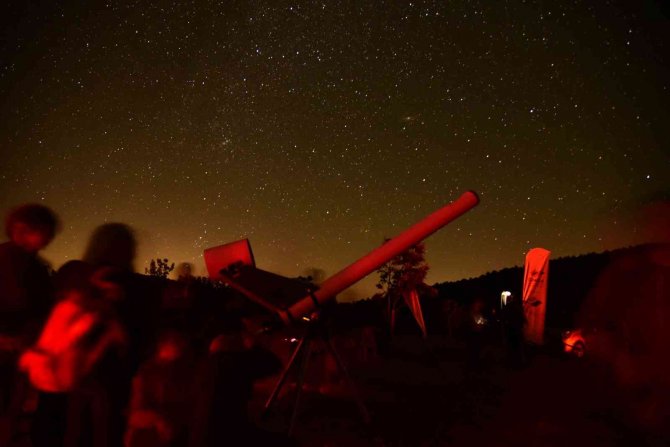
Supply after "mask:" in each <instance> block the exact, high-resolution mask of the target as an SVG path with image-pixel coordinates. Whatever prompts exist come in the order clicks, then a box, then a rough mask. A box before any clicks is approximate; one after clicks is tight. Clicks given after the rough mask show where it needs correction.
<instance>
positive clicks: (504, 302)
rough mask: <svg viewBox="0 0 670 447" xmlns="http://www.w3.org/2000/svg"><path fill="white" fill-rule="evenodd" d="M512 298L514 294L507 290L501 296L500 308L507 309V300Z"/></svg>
mask: <svg viewBox="0 0 670 447" xmlns="http://www.w3.org/2000/svg"><path fill="white" fill-rule="evenodd" d="M510 296H512V292H510V291H509V290H505V291H503V292H502V293H501V294H500V306H501V307H505V306H507V298H509V297H510Z"/></svg>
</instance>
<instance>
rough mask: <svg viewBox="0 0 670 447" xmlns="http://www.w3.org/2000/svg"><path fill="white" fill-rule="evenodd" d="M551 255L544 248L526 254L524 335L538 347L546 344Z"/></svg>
mask: <svg viewBox="0 0 670 447" xmlns="http://www.w3.org/2000/svg"><path fill="white" fill-rule="evenodd" d="M550 254H551V252H549V251H548V250H545V249H544V248H533V249H532V250H530V251H529V252H528V253H527V254H526V266H525V270H524V278H523V308H524V312H525V314H526V327H525V328H524V335H525V337H526V340H528V341H530V342H532V343H535V344H538V345H541V344H542V343H543V342H544V317H545V313H546V310H547V280H548V278H549V255H550Z"/></svg>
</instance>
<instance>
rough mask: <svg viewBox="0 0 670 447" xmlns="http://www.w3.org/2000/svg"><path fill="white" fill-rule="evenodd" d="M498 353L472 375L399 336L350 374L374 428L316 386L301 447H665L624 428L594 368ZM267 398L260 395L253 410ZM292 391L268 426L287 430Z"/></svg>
mask: <svg viewBox="0 0 670 447" xmlns="http://www.w3.org/2000/svg"><path fill="white" fill-rule="evenodd" d="M500 354H501V353H500V352H496V351H493V352H492V353H490V358H492V360H491V361H490V362H488V363H487V364H486V365H485V366H483V367H482V368H480V369H476V370H472V369H471V368H468V367H467V366H466V364H465V361H464V357H465V356H464V353H463V347H462V346H459V345H458V344H457V343H450V342H449V341H445V340H444V339H439V338H435V337H434V338H432V339H431V340H429V341H428V342H427V343H425V342H423V341H422V340H421V339H420V338H418V337H413V336H407V337H402V336H399V337H397V338H396V339H395V340H394V342H393V347H392V349H391V351H390V352H389V353H388V354H386V355H385V356H383V357H381V358H378V359H377V360H375V361H372V362H368V363H366V364H358V365H356V366H353V367H352V368H351V372H352V376H354V379H355V382H356V384H357V387H358V389H359V390H360V392H361V395H362V396H363V399H364V400H365V402H366V404H367V406H368V408H369V410H370V413H371V414H372V423H371V425H369V426H367V427H366V426H365V425H364V424H363V423H362V422H361V417H359V413H358V412H357V408H356V406H355V404H354V401H353V400H352V399H351V396H347V392H346V389H347V387H345V386H343V385H338V386H335V387H334V388H331V389H330V390H326V391H325V392H323V393H319V392H317V391H316V387H314V386H311V387H310V388H309V389H310V390H313V391H311V392H307V393H306V395H305V396H304V398H303V399H302V402H301V405H300V407H301V408H300V414H299V419H298V423H297V425H296V430H295V438H296V439H297V440H298V441H299V442H300V445H305V446H329V447H335V446H347V447H353V446H367V445H373V446H442V445H448V446H479V445H486V446H510V447H511V446H542V447H553V446H570V447H577V446H589V447H597V446H629V445H630V446H633V445H634V446H644V445H650V446H656V445H659V446H660V445H668V444H665V443H664V442H663V441H662V440H660V439H658V438H654V437H652V436H651V435H648V434H645V431H644V430H641V429H639V428H636V427H635V424H632V423H627V422H626V421H627V420H628V417H627V415H626V412H625V409H623V408H622V406H621V405H620V404H618V403H617V402H618V401H617V392H616V391H615V390H614V389H613V386H612V385H611V384H610V382H609V379H608V377H607V373H606V371H603V370H601V369H600V368H598V366H597V365H594V364H593V363H591V362H589V361H588V359H584V360H578V359H574V358H568V357H565V356H564V355H561V353H560V352H558V351H553V352H552V351H551V350H547V349H544V350H538V351H535V352H531V353H530V355H529V358H528V363H527V365H526V366H525V367H522V368H510V367H508V366H506V365H505V364H504V362H502V361H501V358H500ZM354 363H355V362H354ZM317 369H318V368H317ZM315 374H316V375H318V372H316V373H315ZM313 376H314V375H313ZM313 381H316V379H314V378H313ZM266 385H268V384H266ZM267 391H268V389H267V386H261V387H259V390H258V395H259V396H258V402H256V405H255V406H254V411H258V410H259V405H260V403H261V402H262V399H263V398H264V397H265V396H267ZM291 391H292V390H290V391H287V394H286V395H285V396H284V399H282V401H281V403H280V404H279V406H278V408H277V409H276V411H275V412H274V413H272V414H271V416H270V418H269V419H265V420H263V421H262V424H264V425H265V426H266V427H268V428H271V429H274V430H280V429H281V428H282V427H285V426H286V424H287V422H288V417H287V415H288V414H289V413H290V411H289V410H290V404H291V403H292V399H291V394H289V393H291Z"/></svg>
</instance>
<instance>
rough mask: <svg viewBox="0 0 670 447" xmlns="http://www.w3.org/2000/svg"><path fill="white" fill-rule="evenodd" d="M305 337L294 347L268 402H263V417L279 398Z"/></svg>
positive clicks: (303, 345)
mask: <svg viewBox="0 0 670 447" xmlns="http://www.w3.org/2000/svg"><path fill="white" fill-rule="evenodd" d="M306 338H307V337H306V336H303V337H302V338H301V339H300V341H299V342H298V346H296V348H295V350H294V351H293V354H291V358H290V359H289V361H288V363H287V364H286V366H285V367H284V371H282V373H281V376H280V377H279V380H278V381H277V384H276V385H275V387H274V389H273V390H272V394H270V397H268V400H267V401H266V402H265V409H264V411H263V415H266V414H267V413H268V411H270V408H271V407H272V405H274V403H275V401H276V400H277V398H278V397H279V393H280V392H281V389H282V387H283V386H284V383H285V382H286V378H287V377H288V375H289V373H290V372H291V369H292V368H293V365H294V364H295V362H296V360H297V359H298V357H299V356H300V352H301V351H302V350H303V348H304V347H305V339H306Z"/></svg>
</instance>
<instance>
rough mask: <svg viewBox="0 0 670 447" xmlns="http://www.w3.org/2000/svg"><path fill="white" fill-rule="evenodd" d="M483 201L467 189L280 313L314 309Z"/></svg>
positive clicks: (291, 316)
mask: <svg viewBox="0 0 670 447" xmlns="http://www.w3.org/2000/svg"><path fill="white" fill-rule="evenodd" d="M478 203H479V197H478V196H477V194H476V193H475V192H473V191H466V192H465V193H463V195H462V196H461V197H459V198H458V199H457V200H455V201H453V202H452V203H450V204H449V205H446V206H444V207H442V208H440V209H439V210H437V211H435V212H434V213H432V214H429V215H428V216H426V217H425V218H424V219H423V220H421V221H420V222H418V223H416V224H414V225H413V226H411V227H410V228H408V229H407V230H405V231H404V232H402V233H400V234H399V235H398V236H396V237H394V238H393V239H391V240H389V241H388V242H386V243H385V244H383V245H381V246H380V247H377V248H376V249H374V250H372V251H371V252H370V253H368V254H366V255H365V256H363V257H362V258H360V259H359V260H357V261H355V262H353V263H352V264H350V265H349V266H348V267H345V268H344V269H342V270H340V271H339V272H337V273H336V274H334V275H333V276H331V277H330V278H328V279H326V280H325V281H324V282H323V283H322V284H321V286H320V287H319V289H317V290H315V291H314V292H313V293H312V294H310V295H307V296H306V297H305V298H303V299H301V300H300V301H297V302H296V303H295V304H293V305H292V306H291V307H289V308H288V309H287V310H285V311H283V312H281V313H280V316H281V318H282V320H284V322H285V323H288V322H290V321H291V320H295V319H298V318H301V317H303V316H306V315H309V314H310V313H312V312H313V311H314V310H315V309H316V308H317V307H318V306H319V305H321V304H324V303H325V302H326V301H328V300H330V299H332V298H333V297H334V296H335V295H337V294H338V293H340V292H342V291H343V290H345V289H346V288H347V287H350V286H351V285H353V284H355V283H356V282H358V281H360V280H361V279H363V278H364V277H365V276H367V275H369V274H370V273H372V272H373V271H375V270H376V269H378V268H379V267H380V266H381V265H383V264H384V263H386V262H388V261H390V260H391V259H393V258H394V257H395V256H397V255H399V254H400V253H402V252H404V251H406V250H407V249H409V248H410V247H413V246H414V245H416V244H418V243H419V242H421V241H422V240H424V239H425V238H427V237H428V236H430V235H431V234H433V233H435V232H436V231H437V230H439V229H440V228H442V227H443V226H445V225H447V224H448V223H449V222H451V221H453V220H455V219H457V218H458V217H460V216H462V215H463V214H465V213H466V212H468V211H469V210H471V209H472V208H474V207H475V206H476V205H477V204H478Z"/></svg>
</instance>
